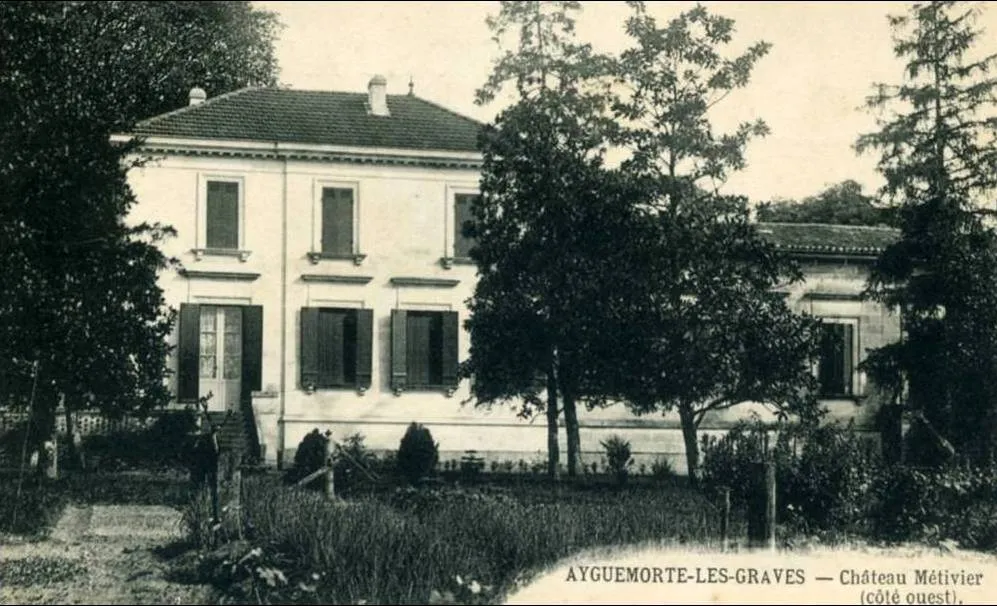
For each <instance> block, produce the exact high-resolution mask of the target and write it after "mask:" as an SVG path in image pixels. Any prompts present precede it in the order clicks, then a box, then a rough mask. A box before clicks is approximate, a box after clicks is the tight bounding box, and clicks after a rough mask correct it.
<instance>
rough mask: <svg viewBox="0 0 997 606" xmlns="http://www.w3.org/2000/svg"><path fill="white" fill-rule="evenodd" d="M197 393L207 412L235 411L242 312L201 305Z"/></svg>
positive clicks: (238, 395) (239, 381)
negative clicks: (204, 399)
mask: <svg viewBox="0 0 997 606" xmlns="http://www.w3.org/2000/svg"><path fill="white" fill-rule="evenodd" d="M198 341H199V343H200V370H199V381H198V391H199V392H200V394H201V395H202V396H204V395H207V394H208V393H209V392H210V393H212V394H213V396H212V398H211V400H210V401H209V402H208V408H209V409H210V410H222V411H223V410H239V401H240V398H241V396H242V353H243V352H242V308H241V307H228V306H225V307H223V306H215V305H202V306H201V320H200V335H199V339H198Z"/></svg>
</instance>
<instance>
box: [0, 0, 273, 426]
mask: <svg viewBox="0 0 997 606" xmlns="http://www.w3.org/2000/svg"><path fill="white" fill-rule="evenodd" d="M276 26H277V23H276V20H275V18H274V16H273V15H271V14H269V13H265V12H261V11H257V10H255V9H253V8H252V7H251V6H250V4H249V3H248V2H222V3H210V4H209V3H199V2H135V3H131V2H3V3H0V56H2V57H3V58H4V60H3V62H2V65H0V108H3V109H2V111H0V191H2V192H3V193H2V197H0V398H2V401H0V405H4V406H13V407H17V408H22V409H23V408H27V407H28V406H29V405H30V406H31V418H32V426H33V429H34V432H33V434H34V436H35V438H36V440H40V439H44V438H46V437H48V436H49V435H51V433H52V432H53V430H54V422H55V413H56V408H57V406H58V405H59V403H60V402H61V401H64V403H65V410H66V414H67V419H68V416H69V414H70V412H71V411H73V410H78V409H80V408H81V407H98V408H99V409H101V410H102V411H103V412H104V413H106V414H108V415H120V414H123V413H128V412H140V413H141V412H145V411H148V410H150V409H152V408H154V407H156V406H158V405H161V404H163V403H164V402H166V401H167V400H168V399H169V394H168V393H167V392H166V388H165V387H164V381H163V379H164V375H165V373H166V372H167V370H166V365H165V364H166V356H167V354H168V347H167V344H166V336H167V334H168V333H169V331H170V330H171V326H172V322H173V310H170V309H168V308H167V306H166V305H165V302H164V299H163V296H162V292H161V290H160V289H159V287H158V285H157V282H156V278H157V273H158V272H160V271H162V270H164V269H166V268H167V267H169V265H170V260H169V259H166V258H165V257H164V256H163V255H162V254H161V253H160V251H159V249H158V247H157V246H156V243H157V242H158V241H159V240H161V239H162V238H164V237H169V235H170V234H171V233H172V230H171V229H170V228H169V227H168V226H162V225H138V226H135V225H129V224H128V223H127V221H126V216H127V214H128V211H129V209H130V208H131V206H132V205H133V204H134V203H135V199H134V196H133V195H132V192H131V191H130V189H129V187H128V185H127V181H126V171H127V168H128V167H127V166H126V164H125V158H126V157H127V156H128V154H129V153H130V152H131V151H133V149H134V147H133V146H132V145H126V146H120V147H118V146H112V145H111V143H110V141H109V136H110V134H111V133H112V132H115V131H126V130H127V129H129V128H130V127H131V126H132V125H133V124H134V123H135V121H137V120H139V119H142V118H146V117H149V116H151V115H154V114H157V113H161V112H163V111H167V110H171V109H175V108H177V107H179V106H181V105H182V104H184V102H185V99H186V94H187V91H188V90H189V89H190V88H191V87H192V86H196V85H200V86H204V87H206V88H208V89H209V90H211V91H212V92H224V91H225V90H228V89H232V88H237V87H242V86H245V85H247V84H272V83H274V82H275V79H276V63H275V61H274V54H273V49H272V44H273V39H274V36H275V35H276Z"/></svg>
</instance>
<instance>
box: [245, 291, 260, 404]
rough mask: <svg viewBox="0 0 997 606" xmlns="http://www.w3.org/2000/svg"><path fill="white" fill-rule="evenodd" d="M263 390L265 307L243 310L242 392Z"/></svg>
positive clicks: (249, 306)
mask: <svg viewBox="0 0 997 606" xmlns="http://www.w3.org/2000/svg"><path fill="white" fill-rule="evenodd" d="M261 389H263V307H262V306H260V305H248V306H246V307H243V308H242V390H243V392H244V393H248V392H250V391H259V390H261Z"/></svg>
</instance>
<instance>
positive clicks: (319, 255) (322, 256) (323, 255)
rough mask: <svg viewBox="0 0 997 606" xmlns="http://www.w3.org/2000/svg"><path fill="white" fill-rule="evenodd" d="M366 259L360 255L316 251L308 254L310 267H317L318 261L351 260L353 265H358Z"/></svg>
mask: <svg viewBox="0 0 997 606" xmlns="http://www.w3.org/2000/svg"><path fill="white" fill-rule="evenodd" d="M366 258H367V255H362V254H360V253H327V252H316V251H312V252H310V253H308V260H309V261H311V263H312V265H317V264H318V262H319V261H343V260H352V261H353V264H354V265H360V264H361V263H363V261H364V259H366Z"/></svg>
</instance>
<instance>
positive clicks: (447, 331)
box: [442, 311, 460, 387]
mask: <svg viewBox="0 0 997 606" xmlns="http://www.w3.org/2000/svg"><path fill="white" fill-rule="evenodd" d="M459 335H460V324H459V323H458V315H457V312H455V311H448V312H445V313H444V314H443V343H442V346H443V354H442V358H443V386H444V387H456V386H457V364H458V351H459V350H458V346H459V344H460V337H459Z"/></svg>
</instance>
